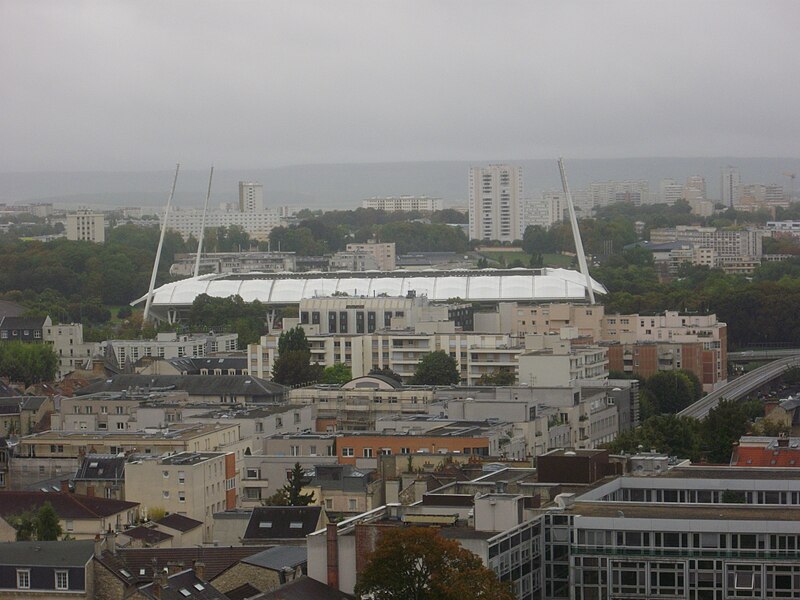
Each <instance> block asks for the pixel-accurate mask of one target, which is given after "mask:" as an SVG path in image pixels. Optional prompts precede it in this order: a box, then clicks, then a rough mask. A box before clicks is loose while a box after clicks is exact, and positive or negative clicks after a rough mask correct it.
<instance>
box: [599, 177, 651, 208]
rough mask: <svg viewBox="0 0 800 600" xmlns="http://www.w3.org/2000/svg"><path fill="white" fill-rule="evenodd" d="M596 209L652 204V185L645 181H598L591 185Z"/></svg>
mask: <svg viewBox="0 0 800 600" xmlns="http://www.w3.org/2000/svg"><path fill="white" fill-rule="evenodd" d="M589 195H590V197H591V202H592V206H593V207H594V208H597V207H602V206H608V205H609V204H616V203H618V202H628V203H631V204H634V205H636V206H641V205H642V204H650V183H649V182H648V181H645V180H635V181H634V180H631V181H597V182H594V183H592V184H590V185H589Z"/></svg>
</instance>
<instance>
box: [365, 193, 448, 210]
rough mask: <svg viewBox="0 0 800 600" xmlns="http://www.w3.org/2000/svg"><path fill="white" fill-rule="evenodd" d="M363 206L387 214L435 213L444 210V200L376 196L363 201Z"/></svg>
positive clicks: (427, 197) (421, 197) (420, 197)
mask: <svg viewBox="0 0 800 600" xmlns="http://www.w3.org/2000/svg"><path fill="white" fill-rule="evenodd" d="M361 206H362V208H374V209H375V210H383V211H386V212H434V211H437V210H442V199H441V198H431V197H429V196H387V197H378V196H374V197H372V198H367V199H365V200H362V201H361Z"/></svg>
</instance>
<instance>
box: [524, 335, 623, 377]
mask: <svg viewBox="0 0 800 600" xmlns="http://www.w3.org/2000/svg"><path fill="white" fill-rule="evenodd" d="M525 348H526V349H525V351H524V352H522V353H521V354H520V355H519V358H518V360H519V381H520V383H528V384H529V385H531V386H544V387H550V386H558V385H570V383H571V382H572V381H576V380H578V379H605V378H607V377H608V357H607V350H606V348H604V347H601V346H594V345H587V346H583V345H580V346H579V345H577V342H575V343H573V342H571V341H570V340H565V339H562V338H561V337H560V336H557V335H528V336H526V338H525Z"/></svg>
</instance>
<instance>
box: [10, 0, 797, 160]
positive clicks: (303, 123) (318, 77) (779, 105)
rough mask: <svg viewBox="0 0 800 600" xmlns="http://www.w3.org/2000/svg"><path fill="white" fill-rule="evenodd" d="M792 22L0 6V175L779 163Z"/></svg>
mask: <svg viewBox="0 0 800 600" xmlns="http://www.w3.org/2000/svg"><path fill="white" fill-rule="evenodd" d="M798 67H800V2H797V1H796V0H787V1H763V0H758V1H756V0H750V1H744V2H742V1H736V0H720V1H705V2H704V1H698V0H687V1H676V0H668V1H664V2H654V1H653V2H645V1H640V0H637V1H630V2H628V1H624V2H623V1H620V2H609V1H602V2H600V1H595V0H590V1H569V0H566V1H565V0H554V1H542V0H537V1H535V2H534V1H532V0H522V1H519V2H512V1H509V0H503V1H500V0H496V1H492V2H489V1H486V2H468V1H464V0H453V1H447V2H445V1H440V2H437V1H431V0H421V1H418V2H414V1H404V2H401V1H393V2H377V1H374V0H372V1H366V0H365V1H363V2H361V1H359V2H356V1H352V2H347V1H340V0H337V1H331V0H321V1H319V2H310V1H309V2H305V1H297V0H291V1H290V0H286V1H283V2H266V1H254V2H245V1H230V0H227V1H222V0H219V1H197V0H191V1H188V0H187V1H175V0H171V1H164V0H156V1H146V0H145V1H143V0H129V1H126V2H122V1H114V0H102V1H96V2H80V1H66V0H54V1H49V0H35V1H31V0H0V82H1V85H2V87H1V88H0V171H4V172H8V171H18V170H23V171H29V170H124V171H128V170H150V169H169V168H170V167H171V165H173V164H174V163H175V162H177V161H180V162H181V163H183V164H184V165H185V166H186V167H188V168H205V167H206V166H207V165H209V164H211V163H212V162H213V163H215V164H216V165H217V166H218V167H222V168H258V167H272V166H279V165H288V164H302V163H346V162H383V161H417V160H475V161H483V160H494V159H522V158H551V157H554V156H558V155H565V156H569V157H583V158H595V157H597V158H614V157H630V156H792V157H797V156H798V155H800V151H798V140H800V109H799V108H798V106H800V105H799V104H798V98H800V68H798Z"/></svg>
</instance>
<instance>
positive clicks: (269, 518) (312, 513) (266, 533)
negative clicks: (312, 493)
mask: <svg viewBox="0 0 800 600" xmlns="http://www.w3.org/2000/svg"><path fill="white" fill-rule="evenodd" d="M321 513H322V507H321V506H259V507H256V508H254V509H253V514H252V515H250V521H249V522H248V523H247V529H245V532H244V536H243V537H244V539H246V540H270V539H279V540H284V539H304V538H305V537H306V536H307V535H308V534H309V533H314V531H316V530H317V524H318V523H319V518H320V514H321Z"/></svg>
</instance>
